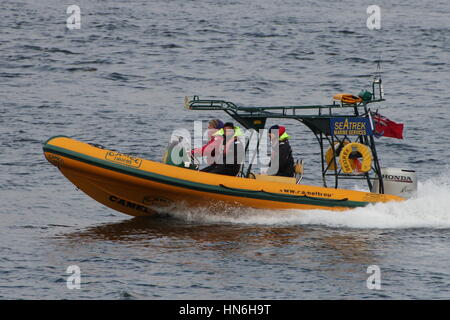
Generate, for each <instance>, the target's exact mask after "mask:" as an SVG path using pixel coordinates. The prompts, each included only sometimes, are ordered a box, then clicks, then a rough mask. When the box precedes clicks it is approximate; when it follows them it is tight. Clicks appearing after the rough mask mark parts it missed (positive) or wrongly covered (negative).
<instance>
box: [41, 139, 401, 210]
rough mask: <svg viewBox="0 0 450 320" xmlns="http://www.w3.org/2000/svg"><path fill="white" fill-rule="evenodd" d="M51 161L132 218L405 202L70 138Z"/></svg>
mask: <svg viewBox="0 0 450 320" xmlns="http://www.w3.org/2000/svg"><path fill="white" fill-rule="evenodd" d="M43 149H44V154H45V157H46V159H47V160H48V161H49V162H50V163H52V164H53V165H55V166H56V167H58V168H59V170H60V171H61V172H62V174H63V175H64V176H65V177H66V178H67V179H68V180H70V181H71V182H72V183H73V184H74V185H76V186H77V187H78V188H79V189H80V190H82V191H83V192H85V193H86V194H87V195H89V196H90V197H92V198H93V199H95V200H96V201H98V202H100V203H102V204H103V205H105V206H107V207H109V208H111V209H114V210H116V211H120V212H122V213H125V214H128V215H131V216H148V215H152V214H154V213H156V212H170V211H171V210H174V209H184V208H200V207H206V208H208V209H209V210H213V211H219V212H220V211H223V210H225V209H226V208H229V207H233V208H234V207H238V208H239V207H251V208H259V209H305V210H310V209H326V210H346V209H350V208H355V207H362V206H366V205H367V204H369V203H375V202H387V201H400V200H404V199H403V198H400V197H397V196H394V195H385V194H374V193H369V192H360V191H354V190H344V189H332V188H324V187H317V186H307V185H296V184H289V183H279V182H269V181H260V180H255V179H247V178H240V177H230V176H224V175H217V174H212V173H206V172H198V171H195V170H190V169H185V168H180V167H175V166H171V165H166V164H162V163H158V162H154V161H150V160H145V159H141V158H137V157H132V156H129V155H125V154H122V153H119V152H116V151H112V150H106V149H103V148H99V147H96V146H93V145H90V144H87V143H83V142H80V141H77V140H74V139H71V138H68V137H63V136H58V137H53V138H51V139H49V140H48V141H47V142H45V143H44V146H43Z"/></svg>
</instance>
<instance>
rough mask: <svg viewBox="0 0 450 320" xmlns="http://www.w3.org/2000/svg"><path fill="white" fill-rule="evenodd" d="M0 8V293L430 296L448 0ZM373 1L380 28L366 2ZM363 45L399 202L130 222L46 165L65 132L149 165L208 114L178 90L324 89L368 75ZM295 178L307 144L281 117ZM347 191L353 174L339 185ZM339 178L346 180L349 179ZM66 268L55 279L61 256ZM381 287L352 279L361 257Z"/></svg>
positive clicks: (447, 287) (434, 282)
mask: <svg viewBox="0 0 450 320" xmlns="http://www.w3.org/2000/svg"><path fill="white" fill-rule="evenodd" d="M70 4H77V5H79V7H80V8H81V29H78V30H69V29H68V28H67V26H66V20H67V18H68V17H69V15H68V14H67V13H66V9H67V6H68V5H69V4H68V3H66V2H60V1H56V0H40V1H31V0H30V1H9V0H2V1H1V3H0V8H1V11H0V30H1V31H0V33H1V36H0V99H1V100H0V137H1V139H0V155H1V156H0V203H1V206H0V219H1V220H0V230H1V231H0V298H2V299H448V298H450V259H449V252H450V232H449V231H450V209H449V207H450V200H449V197H448V195H449V191H450V172H449V169H450V167H449V157H450V151H449V142H448V141H449V138H450V137H449V134H448V132H449V125H450V116H449V111H448V101H449V100H450V93H449V92H450V90H449V89H450V87H449V76H448V75H449V69H450V68H449V60H450V19H449V16H450V4H449V2H448V1H431V0H425V1H418V0H414V1H408V2H400V1H397V2H395V3H392V2H391V1H377V2H376V3H372V2H367V1H293V0H284V1H268V0H260V1H243V0H229V1H226V0H222V1H212V0H210V1H186V0H183V1H181V0H173V1H159V0H152V1H144V0H132V1H114V0H103V1H86V0H76V1H74V3H70ZM371 4H377V5H378V6H379V7H380V8H381V29H380V30H369V29H368V28H367V26H366V20H367V18H368V17H369V14H367V12H366V10H367V7H368V6H369V5H371ZM380 57H381V60H382V63H381V69H382V76H383V83H384V89H385V94H386V96H385V97H386V99H387V101H386V102H384V103H382V104H380V105H379V111H380V112H381V113H382V114H383V115H385V116H388V117H389V118H391V119H392V120H394V121H397V122H402V123H404V124H405V132H404V136H405V138H404V139H403V140H396V139H390V138H381V139H379V140H378V152H379V153H380V155H381V163H382V166H383V167H404V168H409V169H414V170H416V171H417V174H418V177H419V181H420V182H419V192H418V196H417V197H416V198H415V199H411V200H408V201H406V202H404V203H393V204H392V203H391V204H380V205H374V206H370V207H367V208H359V209H356V210H351V211H346V212H342V213H335V212H329V211H304V212H302V211H295V210H288V211H284V212H281V211H279V212H277V211H255V210H246V211H244V212H238V213H236V214H233V215H227V214H223V215H213V214H211V213H209V212H208V211H207V210H198V211H187V212H186V211H182V212H169V213H168V216H161V217H156V218H154V219H132V218H130V217H128V216H126V215H123V214H120V213H118V212H114V211H112V210H110V209H108V208H106V207H104V206H102V205H100V204H99V203H97V202H95V201H94V200H92V199H90V198H88V197H87V196H86V195H84V194H83V193H82V192H81V191H78V190H77V189H76V188H75V187H74V186H73V185H72V184H71V183H70V182H68V181H67V180H66V179H65V178H64V177H63V176H62V175H61V174H60V173H59V172H58V170H57V169H56V168H55V167H53V166H51V165H50V164H49V163H47V162H46V161H45V159H44V157H43V153H42V143H43V142H44V141H45V140H47V139H48V138H49V137H51V136H54V135H67V136H70V137H73V138H76V139H79V140H83V141H89V142H94V143H99V144H102V145H104V146H107V147H110V148H112V149H115V150H120V151H122V152H124V153H129V154H132V155H137V156H139V157H143V158H147V159H152V160H159V159H161V156H162V154H163V151H164V149H165V147H166V145H167V142H168V139H169V137H170V134H171V132H172V130H173V129H175V128H187V129H189V130H191V129H192V128H193V124H192V121H193V120H205V121H206V120H208V119H210V118H211V117H221V118H222V119H223V120H229V119H227V118H226V117H224V114H220V113H199V112H194V111H187V110H184V109H183V98H184V96H185V95H194V94H197V95H200V96H201V97H211V98H221V99H226V100H230V101H233V102H235V103H239V104H242V105H283V104H286V105H294V104H313V103H329V102H330V101H331V97H332V96H333V95H334V94H336V93H340V92H349V93H358V92H359V91H360V90H361V89H368V88H370V85H371V80H372V76H373V74H374V72H375V71H376V61H378V60H379V59H380ZM285 125H286V126H287V128H288V132H289V134H290V135H291V136H292V140H291V143H292V146H293V149H294V153H295V155H296V157H302V158H304V159H305V161H306V171H305V172H306V173H305V183H311V184H320V182H319V180H318V178H319V174H318V170H319V164H318V160H317V159H318V158H317V156H318V154H319V149H318V147H317V145H316V142H315V138H314V137H313V135H311V134H310V133H309V132H308V131H307V130H306V128H304V127H301V126H294V123H289V122H287V123H285ZM351 187H353V186H351ZM356 187H357V186H355V188H356ZM70 265H77V266H79V268H80V270H81V289H79V290H77V289H75V290H69V289H68V288H67V286H66V280H67V278H68V277H69V276H70V274H67V273H66V270H67V267H68V266H70ZM373 265H375V266H378V267H379V268H380V272H381V289H379V290H377V289H372V290H371V289H369V288H368V287H367V279H368V278H369V276H370V275H371V274H370V273H367V270H368V267H369V266H373Z"/></svg>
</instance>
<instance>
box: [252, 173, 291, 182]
mask: <svg viewBox="0 0 450 320" xmlns="http://www.w3.org/2000/svg"><path fill="white" fill-rule="evenodd" d="M255 179H256V180H263V181H272V182H280V183H292V184H296V183H297V181H296V179H295V178H294V177H292V178H291V177H280V176H269V175H264V174H255Z"/></svg>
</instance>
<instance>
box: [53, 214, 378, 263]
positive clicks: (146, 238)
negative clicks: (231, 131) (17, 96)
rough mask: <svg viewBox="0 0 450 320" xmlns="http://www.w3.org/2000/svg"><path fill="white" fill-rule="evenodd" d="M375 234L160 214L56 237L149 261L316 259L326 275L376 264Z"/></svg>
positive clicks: (71, 244) (360, 231)
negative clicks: (179, 254) (170, 257)
mask: <svg viewBox="0 0 450 320" xmlns="http://www.w3.org/2000/svg"><path fill="white" fill-rule="evenodd" d="M380 232H381V231H377V230H371V231H370V232H367V230H356V229H355V230H351V229H347V230H343V229H339V228H328V227H324V226H302V225H256V224H253V225H251V224H250V225H248V224H242V223H241V224H238V223H199V222H198V221H196V222H190V221H184V220H181V219H177V218H173V217H171V216H167V215H159V216H155V217H136V218H132V219H130V220H126V221H121V222H117V223H108V224H102V225H98V226H94V227H89V228H86V229H84V230H81V231H77V232H73V233H68V234H60V235H59V236H58V238H59V239H64V240H65V241H63V242H66V241H67V242H66V246H68V247H71V246H78V245H80V244H82V245H88V246H96V247H97V246H103V245H106V244H104V243H106V242H107V243H111V242H112V243H113V244H114V245H116V246H117V250H123V246H125V247H126V248H127V250H130V252H133V250H135V249H136V248H139V249H145V251H146V252H147V254H148V256H149V257H150V256H153V254H157V253H161V252H164V253H166V252H167V251H173V250H175V251H185V252H191V253H192V252H195V254H196V255H197V254H198V253H199V252H200V254H201V252H202V251H203V250H207V251H220V254H222V255H224V256H228V255H233V254H234V255H239V256H241V257H245V258H250V259H252V260H262V261H263V262H265V263H282V264H283V263H285V264H287V265H292V264H293V265H297V266H300V265H303V264H304V263H305V264H309V263H310V262H311V260H314V261H316V260H317V265H318V266H322V267H324V268H325V269H327V270H331V269H333V268H336V264H339V263H344V264H358V265H361V264H362V265H371V264H376V263H377V261H376V260H377V259H378V257H377V255H376V254H374V252H375V251H376V248H377V246H378V245H379V243H380V241H383V240H382V238H381V236H380ZM72 249H73V247H72ZM130 254H131V255H133V253H130ZM140 254H141V253H140ZM305 260H308V263H306V261H305Z"/></svg>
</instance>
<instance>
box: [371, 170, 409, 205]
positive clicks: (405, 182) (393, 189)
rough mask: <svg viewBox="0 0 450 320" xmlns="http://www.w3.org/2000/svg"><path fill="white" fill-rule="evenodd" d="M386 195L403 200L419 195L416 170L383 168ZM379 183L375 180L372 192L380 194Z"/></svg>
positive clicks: (382, 174)
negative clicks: (392, 195)
mask: <svg viewBox="0 0 450 320" xmlns="http://www.w3.org/2000/svg"><path fill="white" fill-rule="evenodd" d="M381 176H382V177H383V186H384V193H387V194H394V195H396V196H400V197H403V198H411V197H414V196H415V195H416V193H417V176H416V172H415V171H414V170H406V169H399V168H381ZM378 188H379V182H378V180H375V182H374V184H373V187H372V192H373V193H379V189H378Z"/></svg>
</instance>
